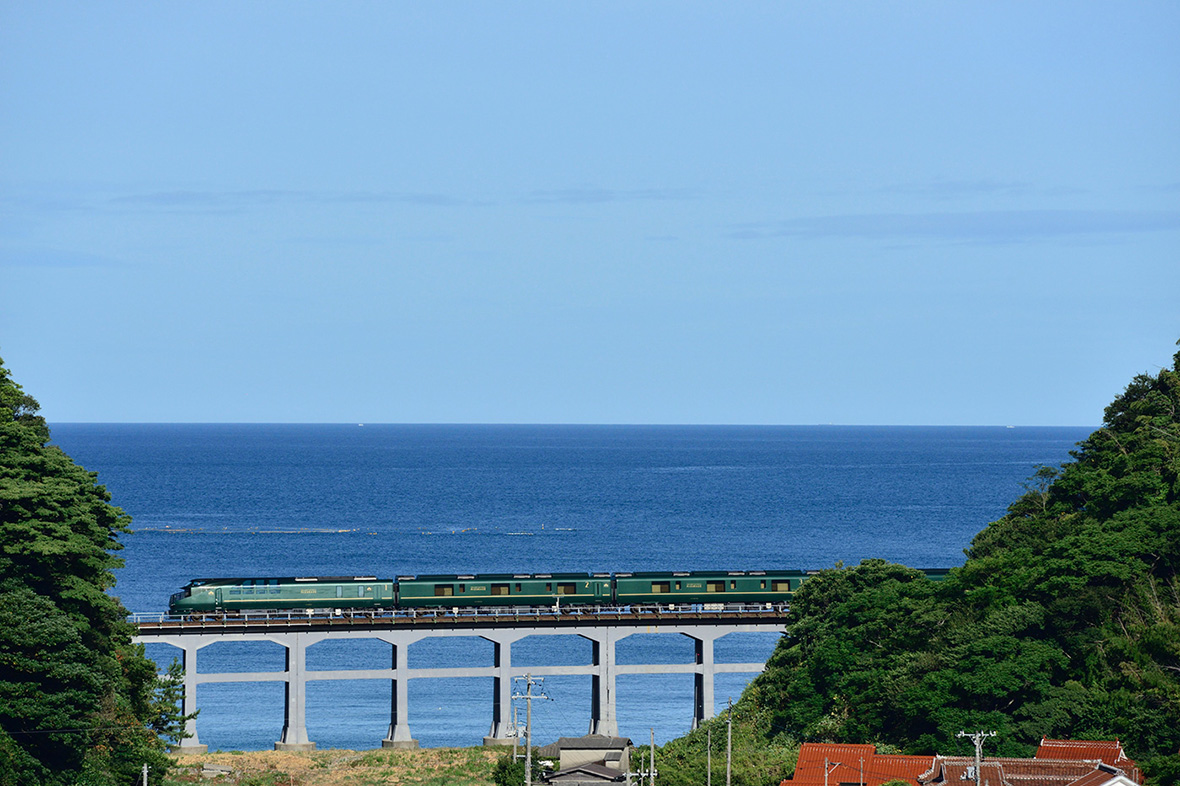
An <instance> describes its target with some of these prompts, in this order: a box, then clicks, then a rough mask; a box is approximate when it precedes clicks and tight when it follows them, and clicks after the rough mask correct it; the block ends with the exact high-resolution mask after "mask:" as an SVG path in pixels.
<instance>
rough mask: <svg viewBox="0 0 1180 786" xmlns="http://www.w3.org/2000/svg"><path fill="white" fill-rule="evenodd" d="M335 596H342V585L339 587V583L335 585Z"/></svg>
mask: <svg viewBox="0 0 1180 786" xmlns="http://www.w3.org/2000/svg"><path fill="white" fill-rule="evenodd" d="M336 597H338V598H343V597H344V587H341V586H340V585H339V584H337V585H336Z"/></svg>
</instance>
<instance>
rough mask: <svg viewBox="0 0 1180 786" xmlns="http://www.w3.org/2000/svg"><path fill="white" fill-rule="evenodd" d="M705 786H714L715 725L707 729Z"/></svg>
mask: <svg viewBox="0 0 1180 786" xmlns="http://www.w3.org/2000/svg"><path fill="white" fill-rule="evenodd" d="M705 786H713V727H712V726H710V727H709V728H707V729H705Z"/></svg>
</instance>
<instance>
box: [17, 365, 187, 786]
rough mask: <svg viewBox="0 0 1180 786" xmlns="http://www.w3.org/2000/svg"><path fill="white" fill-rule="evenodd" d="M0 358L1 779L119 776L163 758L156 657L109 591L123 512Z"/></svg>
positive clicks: (98, 783)
mask: <svg viewBox="0 0 1180 786" xmlns="http://www.w3.org/2000/svg"><path fill="white" fill-rule="evenodd" d="M38 409H39V407H38V404H37V402H36V400H35V399H33V398H32V397H31V396H29V395H28V394H26V393H25V392H24V391H23V390H22V389H21V387H20V386H19V385H17V384H16V383H15V382H13V381H12V379H11V376H10V374H9V372H8V370H7V369H6V368H5V367H4V365H3V362H2V361H0V786H7V784H26V783H43V784H49V785H52V784H59V783H60V784H67V783H69V784H73V783H80V784H93V785H94V786H103V785H105V784H114V783H128V782H131V781H132V780H134V777H135V775H136V773H138V772H139V771H140V768H141V767H142V766H143V764H144V763H145V762H146V763H147V764H148V765H149V766H150V767H151V768H152V771H153V772H154V773H156V775H155V779H156V781H157V782H158V781H159V778H160V777H161V776H162V774H163V772H165V771H166V770H167V768H168V766H169V762H168V759H167V757H166V756H164V754H163V750H162V744H161V742H160V740H159V737H158V736H157V734H156V730H155V729H153V728H149V725H148V724H149V723H151V722H152V721H153V720H157V722H158V718H159V717H160V715H161V713H162V712H163V710H162V708H161V706H160V702H161V701H165V702H166V701H167V699H166V698H164V699H162V698H161V695H160V694H159V690H160V687H161V683H160V682H159V681H158V680H157V677H156V669H155V665H154V664H153V663H152V662H151V661H149V660H147V659H146V658H145V657H144V655H143V649H142V647H137V646H134V645H132V643H131V637H132V634H133V629H132V628H131V626H130V625H129V624H128V623H127V622H126V615H127V612H126V610H125V609H124V608H123V606H122V604H121V603H119V601H118V599H117V598H115V597H113V596H111V595H109V594H108V593H107V590H109V589H110V588H111V587H113V586H114V583H115V579H114V574H113V573H112V571H113V570H114V569H115V568H117V567H119V566H120V565H121V564H122V563H121V561H120V560H119V559H118V558H116V557H115V556H114V555H113V554H112V552H114V551H117V550H118V549H119V548H120V545H119V542H118V540H117V537H118V535H119V534H120V533H123V532H127V531H128V524H129V522H130V517H128V516H127V514H126V513H124V512H123V511H122V510H120V509H118V508H116V507H114V506H113V505H111V504H110V495H109V494H107V492H106V489H104V488H103V487H102V486H101V485H98V483H97V482H96V480H97V476H96V475H95V473H92V472H87V471H86V470H84V469H83V468H82V467H79V466H78V465H77V464H75V463H74V462H73V461H71V460H70V458H69V456H67V455H66V454H65V453H64V452H63V451H62V450H61V449H60V448H57V447H56V446H53V445H50V444H48V443H49V428H48V427H47V426H46V424H45V421H44V419H43V418H41V417H40V416H38V415H37V411H38Z"/></svg>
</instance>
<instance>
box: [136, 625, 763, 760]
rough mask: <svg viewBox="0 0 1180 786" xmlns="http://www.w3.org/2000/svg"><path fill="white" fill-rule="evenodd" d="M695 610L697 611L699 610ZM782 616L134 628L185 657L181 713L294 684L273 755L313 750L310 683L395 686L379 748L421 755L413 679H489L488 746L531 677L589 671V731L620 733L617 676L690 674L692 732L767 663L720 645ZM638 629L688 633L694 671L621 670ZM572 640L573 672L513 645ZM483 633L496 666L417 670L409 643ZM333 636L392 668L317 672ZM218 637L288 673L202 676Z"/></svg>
mask: <svg viewBox="0 0 1180 786" xmlns="http://www.w3.org/2000/svg"><path fill="white" fill-rule="evenodd" d="M698 608H699V607H698ZM785 613H786V612H785V610H784V609H782V608H766V607H765V606H757V607H753V606H752V607H749V608H747V609H745V610H740V611H739V610H732V609H730V610H725V611H700V610H692V611H689V610H684V609H679V610H678V609H661V610H659V611H646V612H636V611H631V610H629V609H594V610H586V611H582V610H570V609H548V610H536V609H533V610H525V611H523V612H516V613H513V612H504V611H499V610H497V611H493V612H489V611H480V612H479V613H476V612H475V611H474V610H472V611H463V612H462V613H458V614H456V613H452V612H450V611H449V610H448V611H447V612H427V613H423V612H421V611H418V612H407V611H398V612H390V613H386V614H371V613H370V614H352V615H335V616H309V615H300V614H297V613H289V614H288V613H284V614H275V613H273V612H272V613H268V614H262V613H259V614H251V615H245V616H230V617H224V618H214V617H204V618H200V619H194V620H179V619H174V618H167V617H158V618H156V619H154V620H153V619H147V618H145V617H144V616H142V615H141V616H140V617H139V618H138V619H136V620H135V622H136V624H137V626H138V629H139V632H138V635H137V636H136V638H135V641H136V642H137V643H142V644H148V643H157V644H170V645H172V646H174V647H177V648H178V649H180V650H181V652H182V653H183V659H182V663H183V665H184V701H183V710H184V713H185V714H188V713H191V712H193V711H195V709H196V706H197V705H196V700H197V685H199V684H206V683H217V682H274V681H281V682H284V683H285V684H286V685H285V687H286V698H285V711H284V713H283V718H284V719H283V732H282V738H281V739H280V740H279V741H278V742H276V743H275V749H276V750H311V749H313V748H314V747H315V743H314V742H312V741H311V740H309V739H308V737H307V728H306V722H305V709H304V708H305V706H306V692H307V683H308V682H309V681H311V680H357V679H369V680H389V682H390V686H391V698H390V720H389V731H388V733H387V734H386V737H385V739H384V740H382V741H381V744H382V746H383V747H388V748H411V747H417V746H418V741H417V740H415V739H414V738H413V735H412V734H411V733H410V719H409V716H408V706H409V705H408V701H407V681H408V680H412V679H424V678H430V677H435V678H439V677H491V678H492V683H493V688H492V696H491V699H492V701H491V726H490V729H489V731H488V735H487V736H486V737H485V738H484V744H485V745H501V744H504V745H511V744H512V742H513V739H512V733H513V732H512V729H511V719H512V709H511V702H512V680H513V678H514V677H519V676H523V675H524V674H526V673H528V674H531V675H533V676H547V675H555V674H561V675H590V678H591V691H592V696H591V702H590V713H591V717H590V724H589V731H590V733H591V734H603V735H608V736H612V737H613V736H618V733H619V730H618V725H617V723H616V720H615V718H616V716H615V706H616V704H615V680H616V677H617V676H618V675H620V674H692V675H693V677H694V691H693V705H694V707H693V727H694V728H695V727H696V725H697V724H699V723H700V722H701V721H703V720H706V719H708V718H711V717H712V716H713V706H714V696H713V678H714V675H716V674H718V673H725V672H730V673H732V672H747V673H749V672H760V671H762V670H763V668H764V667H765V664H763V663H716V662H715V661H714V659H713V645H714V642H715V641H716V640H717V639H719V638H721V637H723V636H727V635H729V634H731V633H764V632H778V631H781V630H782V627H783V619H784V616H785ZM635 633H661V634H662V633H669V634H680V635H683V636H687V637H689V638H690V639H692V640H693V642H694V644H695V648H696V658H695V662H694V663H667V664H622V665H621V664H618V663H616V662H615V645H616V643H617V642H618V641H619V640H621V639H623V638H625V637H627V636H630V635H632V634H635ZM546 635H550V636H552V635H561V636H568V635H576V636H581V637H583V638H586V639H588V640H589V641H590V642H591V643H592V653H593V654H592V658H591V661H592V662H591V663H590V664H587V665H571V666H531V667H527V668H526V667H520V666H514V665H513V664H512V645H513V643H514V642H516V641H519V640H521V639H524V638H526V637H528V636H546ZM459 636H477V637H480V638H483V639H486V640H488V641H490V642H491V643H492V645H493V652H494V657H493V663H492V665H490V666H472V667H466V668H410V667H409V661H408V651H409V647H410V645H411V644H414V643H415V642H418V641H422V640H424V639H428V638H434V637H459ZM329 639H343V640H350V639H351V640H357V639H376V640H380V641H384V642H386V643H388V644H389V645H391V647H392V662H391V663H390V666H389V668H384V669H339V670H335V669H334V670H326V671H309V670H308V669H307V668H306V663H307V661H306V652H307V648H308V647H310V646H312V645H313V644H317V643H319V642H321V641H326V640H329ZM222 641H270V642H275V643H277V644H280V645H282V646H283V647H285V648H286V669H285V670H284V671H273V672H244V673H243V672H230V673H201V672H199V671H198V669H197V661H198V657H199V653H200V650H201V648H202V647H206V646H208V645H210V644H213V643H216V642H222ZM186 731H187V732H188V733H189V734H190V735H191V736H190V737H188V738H187V739H185V740H184V741H183V742H182V744H181V747H180V750H181V751H182V752H203V751H204V750H205V749H206V746H204V745H201V744H200V742H199V740H198V737H197V723H196V720H195V719H193V720H189V721H188V722H187V725H186Z"/></svg>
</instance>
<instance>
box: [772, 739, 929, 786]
mask: <svg viewBox="0 0 1180 786" xmlns="http://www.w3.org/2000/svg"><path fill="white" fill-rule="evenodd" d="M825 761H826V763H827V770H828V771H827V780H826V781H825V779H824V763H825ZM933 763H934V757H933V756H895V755H890V754H882V753H877V749H876V747H874V746H873V745H835V744H828V743H817V742H805V743H803V746H802V747H801V748H800V749H799V760H798V761H797V762H796V764H795V773H794V775H793V776H792V777H791V778H790V779H789V780H785V781H783V783H785V784H789V786H825V784H826V785H827V786H838V784H841V783H855V784H861V783H863V784H864V786H878V784H882V783H885V782H887V781H891V780H905V781H909V782H910V783H913V784H915V785H916V784H917V783H918V776H919V775H921V774H922V773H924V772H926V771H927V770H929V769H930V768H931V766H932V765H933Z"/></svg>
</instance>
